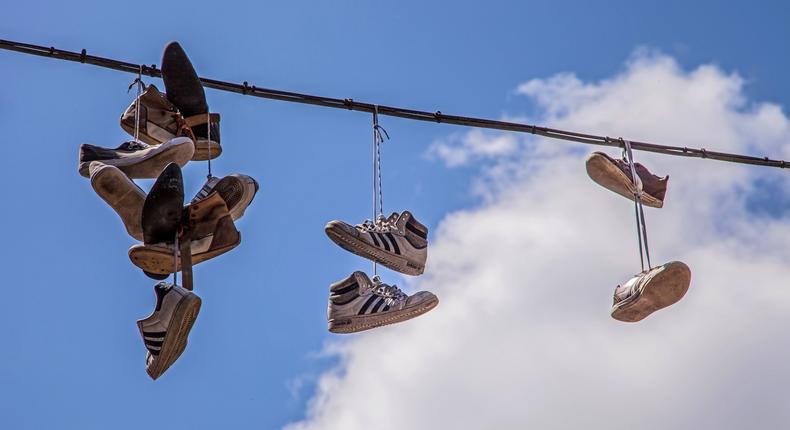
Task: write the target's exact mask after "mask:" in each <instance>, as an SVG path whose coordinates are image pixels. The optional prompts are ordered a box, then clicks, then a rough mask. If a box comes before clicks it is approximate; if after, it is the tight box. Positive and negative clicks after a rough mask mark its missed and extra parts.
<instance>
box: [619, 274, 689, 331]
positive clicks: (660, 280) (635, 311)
mask: <svg viewBox="0 0 790 430" xmlns="http://www.w3.org/2000/svg"><path fill="white" fill-rule="evenodd" d="M690 284H691V269H689V267H688V266H686V265H685V264H684V263H682V262H680V261H671V262H669V263H667V264H665V265H664V266H663V269H662V270H661V271H659V272H658V273H656V274H655V275H653V277H652V278H651V279H649V280H648V281H647V282H642V283H641V284H640V286H639V289H638V290H637V292H635V293H634V294H633V295H632V296H631V297H628V298H627V299H625V300H623V301H621V302H619V303H617V304H615V305H614V306H613V307H612V318H614V319H616V320H618V321H623V322H638V321H641V320H643V319H645V318H646V317H648V316H649V315H650V314H652V313H653V312H655V311H658V310H661V309H664V308H666V307H668V306H671V305H673V304H675V303H677V302H678V301H680V299H682V298H683V296H685V295H686V292H687V291H688V289H689V285H690Z"/></svg>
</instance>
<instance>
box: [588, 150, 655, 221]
mask: <svg viewBox="0 0 790 430" xmlns="http://www.w3.org/2000/svg"><path fill="white" fill-rule="evenodd" d="M586 167H587V174H588V175H589V176H590V178H591V179H592V180H593V181H595V183H597V184H598V185H600V186H602V187H604V188H606V189H607V190H610V191H614V192H615V193H617V194H620V195H621V196H623V197H625V198H627V199H628V200H631V201H634V192H635V191H636V187H634V184H633V182H632V178H629V177H628V175H626V174H625V173H623V171H622V170H620V168H618V167H617V165H615V164H614V163H612V162H611V161H610V160H609V159H608V158H606V157H605V156H603V155H601V154H595V153H593V154H592V155H590V157H589V158H587V162H586ZM641 200H642V204H643V205H645V206H650V207H652V208H660V207H663V206H664V202H663V201H661V200H658V199H657V198H655V197H653V196H651V195H650V194H647V193H642V198H641Z"/></svg>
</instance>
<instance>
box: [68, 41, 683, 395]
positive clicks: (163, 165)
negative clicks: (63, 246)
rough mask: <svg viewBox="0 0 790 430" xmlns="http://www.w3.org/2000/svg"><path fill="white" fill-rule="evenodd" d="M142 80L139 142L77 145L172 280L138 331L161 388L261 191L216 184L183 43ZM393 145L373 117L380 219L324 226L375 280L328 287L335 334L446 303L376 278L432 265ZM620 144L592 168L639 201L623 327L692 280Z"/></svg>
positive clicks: (617, 296)
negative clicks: (207, 277)
mask: <svg viewBox="0 0 790 430" xmlns="http://www.w3.org/2000/svg"><path fill="white" fill-rule="evenodd" d="M141 78H142V71H141V73H140V74H138V77H137V79H136V80H135V82H133V83H132V85H130V87H129V89H130V90H131V88H132V87H133V86H135V85H136V86H137V96H136V98H135V100H134V102H133V103H132V104H131V105H130V106H129V107H128V108H127V109H126V110H125V111H124V113H123V114H122V116H121V120H120V123H121V127H122V128H123V129H124V130H125V131H126V132H128V133H129V134H130V135H132V136H133V137H134V139H133V140H132V141H128V142H125V143H123V144H122V145H121V146H119V147H117V148H115V149H110V148H102V147H98V146H93V145H88V144H83V145H81V146H80V152H79V172H80V174H81V175H83V176H85V177H88V178H90V181H91V186H92V187H93V189H94V190H95V191H96V193H97V194H98V195H99V196H100V197H101V198H102V199H103V200H104V201H105V202H106V203H107V204H108V205H109V206H110V207H111V208H113V209H114V210H115V212H116V213H117V214H118V215H119V216H120V218H121V220H122V221H123V223H124V225H125V227H126V231H127V232H128V234H129V235H130V236H131V237H133V238H135V239H136V240H139V241H141V242H142V243H139V244H136V245H133V246H132V247H131V248H130V249H129V259H130V260H131V261H132V263H133V264H134V265H135V266H137V267H139V268H140V269H142V271H143V272H144V273H145V274H146V275H147V276H149V277H151V278H153V279H156V280H159V281H163V280H164V279H167V278H168V277H169V276H170V274H172V275H173V282H172V283H170V282H159V283H157V284H156V285H155V286H154V292H155V295H156V306H155V308H154V311H153V312H152V313H151V315H149V316H148V317H146V318H143V319H141V320H139V321H138V322H137V324H138V328H139V330H140V334H141V336H142V337H143V342H144V344H145V347H146V349H147V353H146V368H147V372H148V374H149V376H150V377H151V378H153V379H156V378H158V377H159V376H161V375H162V374H163V373H164V372H165V371H166V370H167V369H168V368H169V367H170V366H171V365H172V364H173V363H174V362H175V361H176V360H177V359H178V358H179V357H180V355H181V354H182V353H183V351H184V349H185V348H186V344H187V338H188V336H189V332H190V330H191V328H192V326H193V324H194V323H195V320H196V319H197V315H198V313H199V311H200V306H201V303H202V302H201V299H200V297H198V296H197V295H196V294H195V293H194V292H193V291H192V287H193V277H192V266H193V265H195V264H199V263H201V262H203V261H207V260H209V259H212V258H214V257H217V256H219V255H222V254H224V253H226V252H228V251H230V250H232V249H233V248H235V247H237V246H238V245H239V244H240V243H241V234H240V233H239V231H238V230H237V229H236V226H235V222H236V221H237V220H239V219H240V218H241V217H242V216H243V215H244V212H245V210H246V209H247V207H248V206H249V205H250V203H251V202H252V200H253V198H254V197H255V194H256V193H257V191H258V183H257V182H256V181H255V180H254V179H253V178H251V177H249V176H247V175H242V174H238V173H237V174H232V175H228V176H225V177H223V178H217V177H214V176H213V175H212V174H211V160H212V159H215V158H217V157H218V156H219V155H220V154H221V153H222V148H221V146H220V139H219V120H220V116H219V114H216V113H209V110H208V104H207V102H206V97H205V93H204V91H203V87H202V85H201V83H200V80H199V78H198V76H197V73H195V70H194V68H193V67H192V64H191V62H190V61H189V58H188V57H187V56H186V53H185V52H184V51H183V49H182V48H181V46H180V45H179V44H178V43H177V42H172V43H170V44H168V45H167V46H166V47H165V51H164V54H163V57H162V79H163V81H164V85H165V92H164V93H162V92H160V91H159V90H158V89H157V88H156V87H155V86H154V85H148V86H146V85H145V84H144V83H143V82H142V79H141ZM385 135H387V133H386V131H385V130H384V129H383V128H382V127H381V126H380V125H379V123H378V112H377V108H376V109H374V113H373V196H374V197H373V220H366V221H365V222H363V223H362V224H357V225H350V224H348V223H345V222H343V221H338V220H335V221H330V222H329V223H328V224H327V225H326V227H325V232H326V234H327V236H328V237H329V238H330V239H331V240H332V241H333V242H334V243H336V244H337V245H338V246H340V247H341V248H343V249H345V250H347V251H349V252H351V253H353V254H356V255H358V256H361V257H363V258H366V259H368V260H370V261H372V262H373V274H374V276H373V277H372V278H371V277H369V276H368V275H367V274H366V273H364V272H362V271H355V272H354V273H352V274H351V275H349V276H348V277H346V278H344V279H342V280H340V281H338V282H335V283H334V284H332V285H330V288H329V302H328V306H327V323H328V328H329V331H330V332H333V333H354V332H359V331H364V330H368V329H372V328H376V327H380V326H384V325H388V324H394V323H399V322H403V321H406V320H409V319H412V318H415V317H417V316H420V315H422V314H425V313H426V312H429V311H430V310H432V309H433V308H435V307H436V306H437V305H438V303H439V299H438V298H437V297H436V295H434V294H433V293H430V292H427V291H420V292H417V293H415V294H412V295H407V294H405V293H404V292H403V291H401V290H400V289H399V288H398V287H397V286H395V285H389V284H386V283H384V282H383V281H382V280H381V278H380V277H379V276H378V265H379V264H380V265H382V266H384V267H386V268H388V269H391V270H393V271H396V272H399V273H402V274H405V275H411V276H418V275H421V274H423V272H424V271H425V264H426V260H427V257H428V228H427V227H426V226H425V225H423V224H422V223H420V222H419V221H418V220H417V219H416V218H415V217H414V215H413V214H412V213H411V212H409V211H403V212H401V213H397V212H393V213H392V214H391V215H390V216H389V217H385V216H384V212H383V192H382V175H381V145H382V143H383V142H384V137H383V136H385ZM387 137H389V136H387ZM621 143H622V145H621V146H622V147H623V157H622V159H613V158H611V157H609V156H608V155H606V154H604V153H601V152H595V153H593V154H592V155H590V157H589V158H588V159H587V163H586V167H587V173H588V174H589V176H590V177H591V178H592V179H593V181H595V182H596V183H598V184H600V185H601V186H603V187H604V188H607V189H609V190H611V191H613V192H615V193H617V194H620V195H622V196H624V197H626V198H628V199H630V200H632V201H634V208H635V215H636V225H637V236H638V243H639V254H640V260H641V261H642V270H641V272H639V273H638V274H636V275H634V276H633V277H631V278H630V279H629V280H628V281H626V282H625V283H623V284H621V285H618V286H617V287H616V289H615V292H614V304H613V307H612V312H611V314H612V317H613V318H615V319H617V320H620V321H626V322H636V321H640V320H642V319H644V318H646V317H647V316H649V315H650V314H652V313H653V312H655V311H657V310H660V309H663V308H665V307H667V306H670V305H672V304H674V303H676V302H678V301H679V300H680V299H681V298H683V296H684V295H685V293H686V291H687V290H688V288H689V284H690V282H691V271H690V270H689V268H688V266H686V265H685V264H684V263H682V262H679V261H672V262H669V263H667V264H664V265H660V266H655V267H654V266H652V264H651V262H650V251H649V247H648V242H647V227H646V225H645V214H644V206H649V207H653V208H661V207H662V206H663V204H664V198H665V195H666V188H667V182H668V179H669V178H668V177H664V178H661V177H658V176H656V175H653V174H652V173H650V171H648V170H647V168H645V167H644V166H643V165H642V164H639V163H635V162H634V158H633V153H632V151H631V146H630V143H629V142H628V141H626V140H622V139H621ZM189 161H207V162H208V178H207V180H206V183H205V184H204V185H203V186H202V188H201V189H200V191H199V192H198V193H197V195H196V196H195V197H194V198H193V199H192V200H191V201H190V202H189V203H187V204H186V205H185V204H184V202H185V198H184V196H185V194H184V183H183V178H182V174H181V167H183V166H184V165H186V164H187V163H188V162H189ZM145 178H156V181H155V183H154V185H153V186H152V187H151V189H150V191H149V192H148V193H147V194H146V193H145V192H144V191H143V190H142V189H141V188H140V187H138V186H137V185H136V184H135V183H134V181H133V179H145ZM377 197H378V199H377ZM645 261H646V262H647V266H645ZM179 272H180V273H181V274H182V284H181V285H179V284H178V282H177V281H178V278H177V276H178V273H179Z"/></svg>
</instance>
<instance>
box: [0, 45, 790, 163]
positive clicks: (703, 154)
mask: <svg viewBox="0 0 790 430" xmlns="http://www.w3.org/2000/svg"><path fill="white" fill-rule="evenodd" d="M0 48H1V49H5V50H9V51H16V52H21V53H24V54H30V55H38V56H41V57H49V58H54V59H57V60H66V61H74V62H79V63H86V64H92V65H95V66H99V67H104V68H107V69H113V70H118V71H121V72H127V73H133V74H139V73H142V74H143V75H147V76H151V77H156V78H161V77H162V71H161V70H160V69H158V68H157V67H156V65H155V64H151V65H144V64H134V63H129V62H125V61H118V60H113V59H110V58H104V57H98V56H95V55H88V53H87V51H86V50H85V49H83V50H81V51H80V52H72V51H65V50H62V49H57V48H54V47H46V46H40V45H32V44H29V43H21V42H13V41H9V40H2V39H0ZM200 82H201V83H202V84H203V86H204V87H206V88H212V89H215V90H220V91H229V92H233V93H237V94H242V95H248V96H253V97H261V98H265V99H272V100H281V101H286V102H292V103H303V104H311V105H316V106H324V107H331V108H336V109H347V110H353V111H360V112H367V113H374V112H377V113H378V115H387V116H394V117H398V118H405V119H411V120H417V121H426V122H436V123H442V124H453V125H460V126H466V127H477V128H485V129H492V130H503V131H513V132H519V133H529V134H534V135H538V136H544V137H548V138H552V139H560V140H567V141H572V142H579V143H585V144H590V145H600V146H611V147H617V148H622V147H623V143H622V142H623V139H622V138H619V137H618V138H611V137H608V136H598V135H594V134H587V133H578V132H574V131H566V130H559V129H555V128H549V127H542V126H537V125H530V124H522V123H517V122H509V121H499V120H492V119H485V118H474V117H466V116H459V115H448V114H444V113H442V112H441V111H438V110H437V111H435V112H426V111H420V110H415V109H406V108H400V107H393V106H386V105H381V104H374V103H365V102H359V101H355V100H353V99H350V98H349V99H339V98H333V97H323V96H315V95H310V94H302V93H295V92H290V91H282V90H275V89H270V88H262V87H258V86H255V85H249V84H248V83H247V81H244V82H242V83H241V84H237V83H232V82H224V81H219V80H216V79H209V78H200ZM629 142H630V143H631V149H633V150H638V151H648V152H655V153H659V154H667V155H674V156H680V157H695V158H705V159H711V160H719V161H727V162H732V163H741V164H752V165H757V166H767V167H779V168H786V167H788V166H790V162H787V161H784V160H773V159H770V158H768V157H755V156H749V155H740V154H731V153H726V152H719V151H710V150H707V149H705V148H688V147H685V146H669V145H660V144H656V143H647V142H640V141H636V140H629Z"/></svg>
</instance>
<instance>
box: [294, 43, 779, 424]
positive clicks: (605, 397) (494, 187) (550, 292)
mask: <svg viewBox="0 0 790 430" xmlns="http://www.w3.org/2000/svg"><path fill="white" fill-rule="evenodd" d="M742 86H743V81H742V79H740V78H739V77H738V76H737V75H734V74H726V73H723V72H722V71H721V70H719V69H717V68H716V67H714V66H702V67H699V68H697V69H695V70H692V71H684V70H682V69H681V68H680V67H679V66H678V65H677V64H676V63H675V62H674V61H673V60H672V59H671V58H669V57H666V56H662V55H659V54H655V53H652V54H651V53H648V54H644V53H643V54H640V55H637V56H635V57H634V58H632V59H631V60H629V62H628V63H627V65H626V67H625V69H624V70H623V71H622V72H621V73H620V74H618V75H616V76H614V77H612V78H611V79H607V80H605V81H601V82H592V83H590V82H582V81H580V80H579V79H578V78H576V77H574V76H573V75H569V74H564V75H558V76H555V77H551V78H548V79H536V80H532V81H529V82H527V83H525V84H524V85H522V86H520V87H519V90H518V91H519V92H520V93H521V94H524V95H526V96H529V97H531V98H532V99H533V100H534V101H535V102H536V103H537V104H538V106H539V107H540V108H541V109H542V111H543V112H544V115H543V116H541V117H540V118H535V120H536V122H537V121H540V123H543V124H547V125H550V126H554V127H558V128H568V129H571V130H580V131H589V132H595V133H601V134H609V135H611V136H624V137H626V138H629V137H630V138H633V139H640V140H641V139H644V140H648V141H654V142H662V143H669V144H676V145H684V146H695V147H706V148H709V149H714V148H715V149H718V150H729V151H738V152H745V153H754V154H759V155H762V152H766V153H770V154H771V155H774V156H785V158H787V155H788V154H790V149H788V145H787V143H788V142H790V126H789V125H788V124H789V122H788V119H787V117H786V116H785V115H784V114H783V113H782V111H781V109H780V108H779V107H777V106H774V105H770V104H753V103H749V102H748V100H746V98H745V96H744V95H743V92H742ZM501 139H504V137H503V136H502V135H496V134H482V133H481V132H477V131H474V132H471V133H469V134H468V135H467V136H461V137H460V138H458V137H456V138H455V142H461V145H460V148H462V150H461V151H462V153H458V154H453V153H452V151H453V150H454V149H452V148H450V147H449V146H448V148H450V149H449V150H448V151H449V152H448V153H449V154H451V155H449V156H447V157H443V158H444V161H445V162H447V163H448V165H459V164H464V163H469V162H472V161H474V160H479V159H481V157H488V158H489V159H492V157H496V160H498V161H496V162H495V163H493V165H490V166H489V167H486V168H485V172H483V173H482V177H483V178H484V180H483V181H481V184H482V185H480V186H481V187H482V188H483V189H484V191H485V192H486V193H487V195H488V198H487V199H486V200H485V201H484V203H483V204H481V206H480V207H476V208H472V209H469V210H464V211H460V212H456V213H452V214H449V215H447V217H446V218H445V219H444V220H443V221H442V222H441V224H440V226H439V228H438V231H435V232H433V233H432V244H431V250H430V256H429V262H428V270H427V273H426V274H425V275H424V276H423V277H421V278H419V279H417V280H416V281H413V283H414V287H415V288H425V289H429V290H432V291H434V292H436V293H437V295H438V296H439V297H440V300H441V303H440V305H439V307H438V308H437V309H436V310H434V311H433V312H431V313H429V314H427V315H425V316H423V317H420V318H419V319H417V320H414V321H410V322H407V323H404V324H400V325H396V326H392V327H386V328H381V329H377V330H375V331H372V332H369V333H366V334H362V335H358V336H354V337H351V338H346V339H342V340H338V341H337V342H336V343H335V344H334V345H333V346H332V349H333V351H334V352H335V353H336V354H338V355H339V356H340V357H341V360H340V362H341V364H340V365H339V367H338V368H337V369H334V370H333V371H331V372H328V373H326V374H324V375H323V376H322V377H321V378H320V379H319V383H318V388H317V391H316V393H315V397H314V398H313V401H312V402H311V406H310V408H309V410H308V411H307V416H306V419H305V420H304V421H302V422H299V423H294V424H291V425H290V426H288V429H289V430H319V429H332V430H336V429H343V430H355V429H404V428H408V429H440V428H452V429H489V428H502V429H511V428H540V429H554V428H563V429H564V428H585V429H598V428H605V429H632V428H639V429H666V428H683V429H698V428H779V427H783V426H784V425H786V423H787V422H788V421H789V420H790V371H788V369H790V367H788V363H790V335H788V334H787V328H786V327H788V326H790V285H788V283H787V282H786V279H787V275H788V273H790V271H789V269H788V267H790V247H788V246H787V243H790V242H789V241H790V216H782V217H780V218H768V217H766V216H762V215H759V214H757V213H755V212H753V211H751V210H750V208H749V207H748V205H747V202H748V201H749V198H750V197H752V196H754V195H755V193H761V192H764V191H765V190H764V189H762V188H761V185H760V184H762V183H764V182H765V181H766V180H768V181H774V182H777V183H779V184H780V185H781V186H782V187H784V188H787V185H788V184H790V182H788V179H787V178H788V175H789V174H790V172H786V171H780V170H776V171H772V170H770V169H766V168H753V167H745V166H740V165H734V164H727V163H721V162H716V161H709V160H697V159H681V158H674V157H667V156H659V155H655V154H646V153H637V154H636V155H637V159H638V160H640V161H641V162H643V163H644V164H646V165H648V166H650V168H651V169H652V170H653V171H655V172H658V173H660V174H664V173H669V174H670V181H669V190H668V193H667V201H666V205H665V207H664V208H663V209H660V210H653V209H650V210H648V214H647V217H648V218H647V222H648V227H649V228H650V230H649V233H650V239H651V245H652V247H651V249H652V253H653V258H654V262H657V263H663V262H666V261H669V260H682V261H684V262H686V263H687V264H688V265H689V266H690V267H691V269H692V273H693V275H692V285H691V288H690V290H689V293H688V294H687V295H686V297H685V298H684V299H683V300H682V301H681V302H679V303H678V304H677V305H675V306H673V307H671V308H668V309H665V310H663V311H660V312H658V313H656V314H654V315H652V316H651V317H650V318H648V319H646V320H644V321H643V322H641V323H638V324H632V325H629V324H623V323H620V322H617V321H615V320H613V319H611V318H610V317H609V315H608V311H609V306H610V305H611V295H612V291H613V288H614V286H615V285H616V284H617V283H618V282H621V281H623V280H625V279H626V278H628V277H629V276H630V275H631V274H632V273H634V272H637V271H638V270H639V267H638V265H639V260H638V256H637V255H636V243H635V241H636V239H635V235H634V229H635V227H634V220H633V218H632V216H633V215H632V210H633V206H632V205H631V203H630V202H629V201H627V200H625V199H623V198H622V197H620V196H617V195H615V194H613V193H611V192H608V191H606V190H604V189H602V188H600V187H598V186H597V185H595V184H594V183H592V182H591V181H590V180H589V179H588V178H587V176H586V174H585V172H584V157H585V155H586V154H585V153H583V152H581V151H580V149H581V148H580V146H579V145H576V144H572V143H564V142H559V141H548V140H543V139H539V140H529V141H528V142H524V141H523V140H516V138H515V137H513V136H510V135H508V137H507V139H510V140H508V141H507V142H512V143H507V144H503V143H501ZM519 139H521V138H519ZM468 141H474V142H475V143H473V144H470V143H466V142H468ZM525 143H526V144H525ZM479 148H484V149H483V150H480V149H479ZM491 148H494V149H491ZM456 149H457V147H456ZM488 149H491V150H490V151H489V152H486V151H488ZM585 149H586V148H585ZM464 151H465V152H464ZM607 151H608V152H609V153H610V154H612V155H616V151H615V150H607ZM459 154H460V155H459ZM482 154H486V155H485V156H484V155H482ZM445 155H446V154H445ZM453 157H455V158H453ZM448 160H456V161H455V162H452V161H448Z"/></svg>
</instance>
